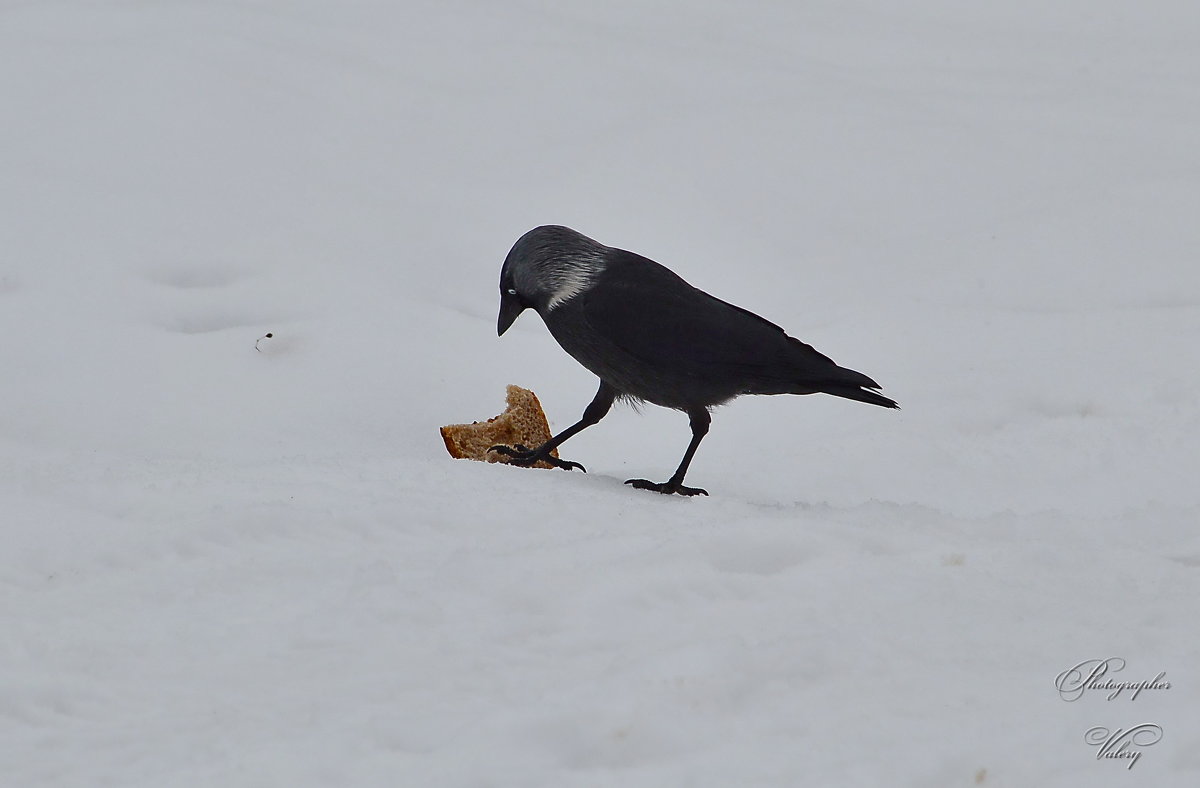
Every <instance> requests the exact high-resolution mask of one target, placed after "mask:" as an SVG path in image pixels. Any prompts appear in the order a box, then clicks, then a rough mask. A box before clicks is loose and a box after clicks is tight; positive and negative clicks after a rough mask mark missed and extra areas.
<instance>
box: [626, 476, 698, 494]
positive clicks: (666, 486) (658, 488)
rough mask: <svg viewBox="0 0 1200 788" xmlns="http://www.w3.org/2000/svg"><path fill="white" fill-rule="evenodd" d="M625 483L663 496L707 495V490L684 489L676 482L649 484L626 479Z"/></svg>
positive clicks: (645, 481)
mask: <svg viewBox="0 0 1200 788" xmlns="http://www.w3.org/2000/svg"><path fill="white" fill-rule="evenodd" d="M625 483H626V484H631V485H633V486H634V487H636V488H638V489H639V490H652V491H654V492H659V493H662V494H663V495H671V494H675V495H708V490H703V489H701V488H699V487H684V486H683V485H682V484H679V483H678V482H674V483H673V482H651V481H647V480H646V479H628V480H626V482H625Z"/></svg>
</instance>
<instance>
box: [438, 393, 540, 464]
mask: <svg viewBox="0 0 1200 788" xmlns="http://www.w3.org/2000/svg"><path fill="white" fill-rule="evenodd" d="M505 399H506V400H507V403H508V407H507V408H506V409H505V410H504V412H503V413H501V414H500V415H499V416H493V417H492V418H490V419H488V420H487V421H476V422H473V423H471V424H449V425H447V426H445V427H442V428H441V433H442V440H443V441H444V442H445V444H446V451H448V452H450V456H451V457H453V458H455V459H456V460H482V461H483V462H503V463H507V462H508V461H509V458H508V457H506V456H505V455H503V454H501V453H499V452H495V451H488V449H490V448H491V447H492V446H498V445H499V446H516V445H517V444H521V445H522V446H526V447H528V448H530V449H536V448H537V447H538V446H541V445H542V444H543V443H545V442H546V441H548V440H550V437H551V436H550V424H549V422H547V421H546V414H545V412H544V411H543V410H542V403H541V402H539V401H538V398H537V395H536V394H534V393H533V392H532V391H530V390H529V389H523V388H521V387H520V386H513V385H509V386H508V388H507V389H506V391H505ZM550 455H551V456H552V457H558V450H557V449H555V450H554V451H551V452H550ZM520 467H529V468H553V467H554V466H553V465H550V464H549V463H548V462H544V461H541V460H539V461H538V462H536V463H534V464H533V465H529V466H520Z"/></svg>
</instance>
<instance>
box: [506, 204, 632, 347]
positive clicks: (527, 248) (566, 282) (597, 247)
mask: <svg viewBox="0 0 1200 788" xmlns="http://www.w3.org/2000/svg"><path fill="white" fill-rule="evenodd" d="M608 251H609V250H608V247H607V246H604V245H603V244H601V243H598V242H597V241H593V240H592V239H591V238H588V237H587V236H586V235H582V234H581V233H577V232H575V231H574V230H572V229H570V228H569V227H560V226H557V225H546V226H543V227H536V228H534V229H532V230H530V231H529V232H527V233H525V234H524V235H522V236H521V237H520V238H519V239H517V242H516V243H515V244H514V245H513V248H512V250H511V251H509V253H508V257H506V258H505V259H504V267H503V268H501V269H500V315H499V317H498V319H497V320H496V333H497V335H503V334H504V332H505V331H507V330H508V327H509V326H511V325H512V324H513V321H515V320H516V319H517V316H518V315H520V314H521V313H522V312H524V311H525V310H526V309H530V308H532V309H535V310H537V312H538V314H540V315H541V316H542V317H543V318H545V317H546V315H548V314H549V313H550V312H551V311H553V310H554V309H556V308H558V307H559V306H560V305H561V304H563V303H564V302H565V301H567V300H569V299H571V298H574V297H575V296H577V295H579V294H580V293H582V292H584V291H585V290H587V289H588V288H589V287H591V286H592V284H593V282H594V281H595V278H596V276H597V275H598V274H599V273H600V272H601V271H602V270H603V269H604V261H605V256H606V254H607V253H608Z"/></svg>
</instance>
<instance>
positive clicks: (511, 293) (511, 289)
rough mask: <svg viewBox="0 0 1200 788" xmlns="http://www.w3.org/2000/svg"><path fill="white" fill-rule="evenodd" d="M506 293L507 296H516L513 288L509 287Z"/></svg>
mask: <svg viewBox="0 0 1200 788" xmlns="http://www.w3.org/2000/svg"><path fill="white" fill-rule="evenodd" d="M507 292H508V294H509V295H516V294H517V291H516V290H514V289H513V288H511V287H510V288H508V291H507Z"/></svg>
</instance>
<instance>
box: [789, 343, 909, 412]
mask: <svg viewBox="0 0 1200 788" xmlns="http://www.w3.org/2000/svg"><path fill="white" fill-rule="evenodd" d="M788 340H790V342H789V351H788V352H789V362H790V363H789V367H790V371H791V373H792V374H791V388H789V389H787V391H788V392H789V393H792V394H814V393H816V392H818V391H819V392H822V393H824V394H832V395H833V396H835V397H845V398H846V399H852V400H856V401H858V402H867V403H870V404H872V405H878V406H880V407H882V408H899V407H900V406H899V405H897V404H896V401H895V400H892V399H888V398H887V397H885V396H883V395H882V394H879V393H877V392H878V390H879V389H881V388H883V387H882V386H880V385H879V384H878V383H876V382H875V381H874V380H871V378H869V377H867V376H866V375H864V374H863V373H861V372H856V371H854V370H853V369H847V368H845V367H839V366H838V365H837V363H836V362H835V361H834V360H833V359H831V358H830V357H829V356H826V355H825V354H823V353H820V352H818V351H817V350H815V349H814V348H813V347H812V345H807V344H805V343H803V342H801V341H800V340H798V339H796V338H795V337H788Z"/></svg>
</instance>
